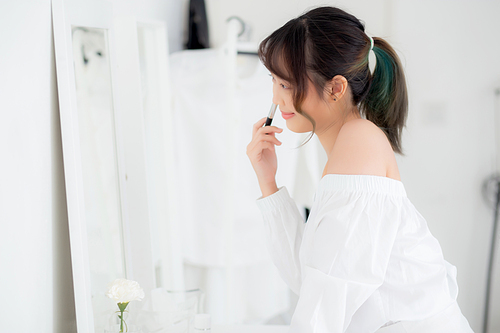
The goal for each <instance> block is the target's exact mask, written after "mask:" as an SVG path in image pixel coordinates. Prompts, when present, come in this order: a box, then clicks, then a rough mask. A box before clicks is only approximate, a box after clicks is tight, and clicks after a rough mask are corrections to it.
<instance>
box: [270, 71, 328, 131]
mask: <svg viewBox="0 0 500 333" xmlns="http://www.w3.org/2000/svg"><path fill="white" fill-rule="evenodd" d="M271 76H272V80H273V103H274V104H277V105H279V109H280V111H281V115H282V117H283V119H285V120H286V127H288V129H289V130H291V131H292V132H295V133H306V132H311V131H312V130H313V125H312V123H311V122H310V121H309V120H308V119H307V118H306V117H304V116H303V115H301V114H299V113H298V112H297V111H296V110H295V107H294V106H293V95H292V93H293V89H292V87H291V86H290V84H289V83H288V82H286V81H285V80H283V79H281V78H279V77H278V76H276V75H274V74H272V75H271ZM302 110H303V111H304V112H305V113H306V114H307V115H309V116H310V117H311V118H312V119H314V121H315V122H316V133H318V132H320V131H321V128H323V127H324V126H325V125H330V124H331V122H332V114H331V112H332V110H331V109H330V108H329V105H328V103H326V102H325V100H324V99H323V98H320V96H319V95H318V92H317V91H316V88H315V87H314V84H313V83H312V82H311V81H309V82H308V85H307V93H306V98H305V99H304V102H303V103H302Z"/></svg>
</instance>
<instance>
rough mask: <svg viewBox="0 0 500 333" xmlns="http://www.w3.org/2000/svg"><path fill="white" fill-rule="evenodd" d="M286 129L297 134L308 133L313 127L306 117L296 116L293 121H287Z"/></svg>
mask: <svg viewBox="0 0 500 333" xmlns="http://www.w3.org/2000/svg"><path fill="white" fill-rule="evenodd" d="M286 127H287V128H288V129H289V130H290V131H292V132H295V133H307V132H311V131H312V130H313V125H312V124H311V122H310V121H309V120H308V119H307V118H306V117H304V116H302V115H300V114H296V115H295V116H294V117H292V118H291V119H288V120H287V121H286Z"/></svg>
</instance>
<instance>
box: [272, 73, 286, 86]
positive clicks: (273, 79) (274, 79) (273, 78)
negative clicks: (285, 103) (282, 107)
mask: <svg viewBox="0 0 500 333" xmlns="http://www.w3.org/2000/svg"><path fill="white" fill-rule="evenodd" d="M269 76H270V77H271V79H272V81H273V82H276V78H275V77H274V76H273V75H272V74H269ZM279 85H280V86H281V88H283V89H289V88H290V87H288V86H286V85H284V84H283V83H279Z"/></svg>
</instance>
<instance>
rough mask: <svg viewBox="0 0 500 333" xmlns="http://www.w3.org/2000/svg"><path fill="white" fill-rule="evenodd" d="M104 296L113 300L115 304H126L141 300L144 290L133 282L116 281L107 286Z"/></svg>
mask: <svg viewBox="0 0 500 333" xmlns="http://www.w3.org/2000/svg"><path fill="white" fill-rule="evenodd" d="M106 296H108V297H109V298H111V299H113V300H115V301H116V303H128V302H130V301H140V300H142V299H143V298H144V290H142V288H141V287H140V286H139V283H137V282H135V281H132V280H127V279H116V280H114V281H113V282H112V283H110V284H109V286H108V292H107V293H106Z"/></svg>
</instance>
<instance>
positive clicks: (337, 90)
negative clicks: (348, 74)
mask: <svg viewBox="0 0 500 333" xmlns="http://www.w3.org/2000/svg"><path fill="white" fill-rule="evenodd" d="M347 85H348V83H347V79H346V78H345V77H343V76H342V75H335V77H334V78H333V79H331V80H330V81H329V82H327V84H326V91H327V92H328V94H329V95H330V98H332V99H333V100H334V101H338V100H340V99H341V98H342V97H344V95H345V93H346V91H347Z"/></svg>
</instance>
